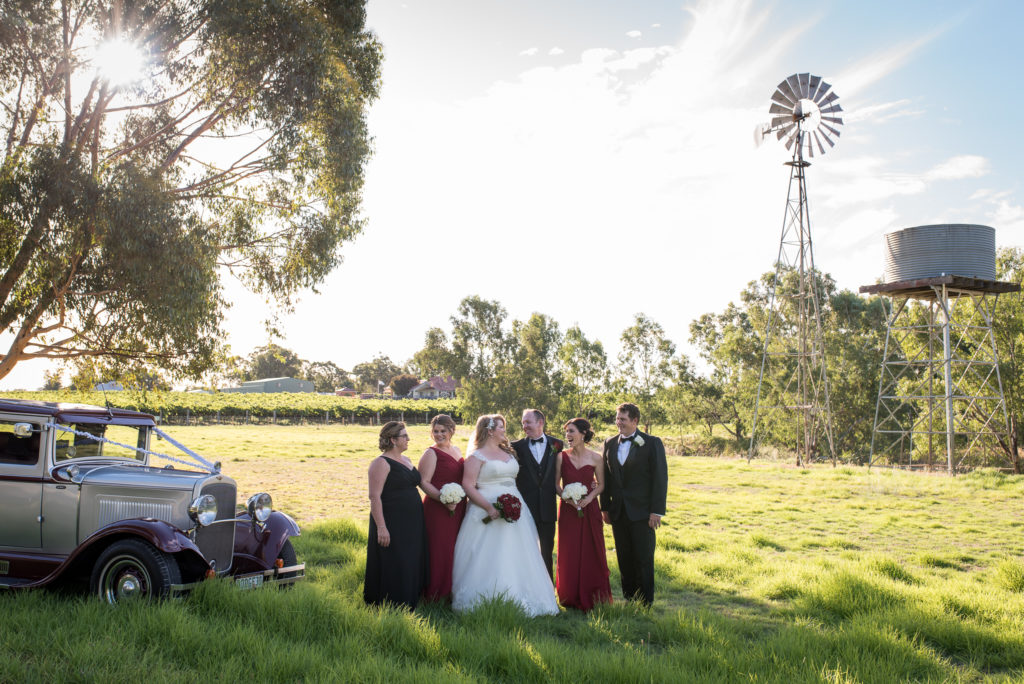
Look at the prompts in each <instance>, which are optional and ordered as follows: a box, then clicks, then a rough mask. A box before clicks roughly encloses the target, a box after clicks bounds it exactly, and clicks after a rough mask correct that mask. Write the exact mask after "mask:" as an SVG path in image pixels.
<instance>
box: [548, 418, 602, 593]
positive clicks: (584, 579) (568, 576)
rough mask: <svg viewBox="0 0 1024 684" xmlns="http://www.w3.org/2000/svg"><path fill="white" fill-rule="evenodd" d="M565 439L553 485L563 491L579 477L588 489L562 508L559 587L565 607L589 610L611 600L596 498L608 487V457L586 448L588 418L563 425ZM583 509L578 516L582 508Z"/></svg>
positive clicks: (556, 579) (563, 504) (559, 516)
mask: <svg viewBox="0 0 1024 684" xmlns="http://www.w3.org/2000/svg"><path fill="white" fill-rule="evenodd" d="M564 430H565V443H566V445H567V446H568V447H569V448H568V449H566V450H565V451H563V452H562V453H561V454H560V455H559V458H558V460H557V461H556V465H555V467H556V468H557V470H556V475H555V483H556V486H555V488H556V489H557V491H558V494H559V496H561V494H562V490H563V489H564V487H565V486H566V485H568V484H569V483H571V482H579V483H581V484H583V485H584V486H585V487H586V488H587V495H586V496H585V497H584V498H583V499H581V500H580V502H579V506H578V507H577V505H576V504H574V503H573V502H572V501H566V500H565V499H563V500H562V505H561V509H560V510H559V511H558V570H557V572H556V573H555V574H556V578H555V588H556V589H557V590H558V600H559V601H560V602H561V604H562V605H563V606H565V607H567V608H578V609H579V610H583V611H587V610H590V609H591V608H593V607H594V604H595V603H611V600H612V590H611V586H610V585H609V583H608V559H607V556H606V554H605V548H604V522H603V521H602V520H601V510H600V505H599V504H598V502H597V501H595V499H597V495H598V494H600V493H601V491H602V490H603V489H604V459H603V458H601V454H599V453H598V452H596V451H593V450H592V449H588V448H587V443H588V442H590V439H591V438H592V437H593V436H594V432H593V430H591V429H590V422H589V421H588V420H587V419H585V418H573V419H572V420H570V421H569V422H568V423H566V424H565V426H564ZM581 510H582V511H583V516H582V517H580V515H579V511H581Z"/></svg>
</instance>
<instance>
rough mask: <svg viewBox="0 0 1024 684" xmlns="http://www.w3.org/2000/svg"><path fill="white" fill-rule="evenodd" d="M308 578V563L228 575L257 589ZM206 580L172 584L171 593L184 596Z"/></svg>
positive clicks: (244, 586) (240, 586)
mask: <svg viewBox="0 0 1024 684" xmlns="http://www.w3.org/2000/svg"><path fill="white" fill-rule="evenodd" d="M282 575H290V577H282ZM305 578H306V564H305V563H299V564H298V565H289V566H288V567H286V568H270V569H269V570H261V571H259V572H249V573H246V574H244V575H228V577H227V579H230V580H231V581H232V582H234V583H235V586H237V587H238V588H240V589H255V588H257V587H265V586H278V587H281V586H286V585H289V584H295V583H296V582H298V581H299V580H302V579H305ZM205 581H206V580H199V581H198V582H190V583H188V584H172V585H171V586H170V595H171V596H172V597H177V596H182V595H184V594H187V593H188V592H190V591H192V589H194V588H195V587H197V586H199V585H200V584H202V583H203V582H205Z"/></svg>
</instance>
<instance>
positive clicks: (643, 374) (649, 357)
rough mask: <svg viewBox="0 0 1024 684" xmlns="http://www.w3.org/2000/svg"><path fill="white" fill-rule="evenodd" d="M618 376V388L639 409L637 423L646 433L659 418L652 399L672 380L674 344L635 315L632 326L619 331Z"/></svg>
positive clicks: (650, 322)
mask: <svg viewBox="0 0 1024 684" xmlns="http://www.w3.org/2000/svg"><path fill="white" fill-rule="evenodd" d="M621 342H622V350H621V351H620V352H619V367H618V375H619V378H618V379H619V381H620V384H621V387H622V388H623V389H624V390H625V391H626V392H627V393H628V395H629V397H630V398H631V399H633V401H634V402H635V403H636V405H637V406H639V407H640V420H641V422H642V423H643V425H644V426H645V427H646V429H647V430H650V425H651V423H653V422H655V421H656V420H658V419H659V418H661V414H660V411H659V409H660V408H661V407H660V405H659V403H658V402H657V400H656V398H655V394H656V393H657V392H658V390H661V389H662V388H664V387H665V386H666V384H667V383H668V381H669V379H670V378H671V377H672V357H673V356H674V355H675V353H676V346H675V344H674V343H673V342H672V341H671V340H669V339H668V338H667V337H665V330H664V328H662V327H661V325H659V324H658V323H656V322H655V321H653V320H651V319H650V318H648V317H647V316H646V315H644V314H642V313H638V314H637V315H636V317H635V318H634V320H633V325H631V326H630V327H628V328H626V329H625V330H623V331H622V337H621Z"/></svg>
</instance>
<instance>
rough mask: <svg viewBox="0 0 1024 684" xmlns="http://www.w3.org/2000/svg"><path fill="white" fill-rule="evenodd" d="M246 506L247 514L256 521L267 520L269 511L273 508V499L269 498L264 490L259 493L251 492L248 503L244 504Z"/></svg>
mask: <svg viewBox="0 0 1024 684" xmlns="http://www.w3.org/2000/svg"><path fill="white" fill-rule="evenodd" d="M246 508H248V509H249V515H250V516H252V519H253V520H255V521H256V522H267V518H269V517H270V514H271V512H272V511H273V510H274V501H273V499H271V498H270V495H269V494H267V493H265V492H260V493H259V494H253V495H252V496H250V497H249V503H248V504H246Z"/></svg>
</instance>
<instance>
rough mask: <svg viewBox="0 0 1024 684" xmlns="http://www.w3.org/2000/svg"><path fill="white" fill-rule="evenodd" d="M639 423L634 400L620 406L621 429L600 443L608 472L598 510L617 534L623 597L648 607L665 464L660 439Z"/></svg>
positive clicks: (617, 422)
mask: <svg viewBox="0 0 1024 684" xmlns="http://www.w3.org/2000/svg"><path fill="white" fill-rule="evenodd" d="M639 423H640V409H639V408H637V406H636V404H621V405H620V406H619V408H618V411H617V412H616V414H615V427H617V428H618V429H619V434H618V435H616V436H614V437H610V438H609V439H607V440H605V443H604V463H605V473H607V475H606V476H605V480H606V482H605V487H604V491H603V492H601V511H602V515H603V517H604V521H605V522H606V523H611V526H612V536H614V537H615V554H616V556H617V557H618V559H619V574H620V576H621V577H622V595H623V597H625V599H626V600H627V601H640V603H642V604H644V605H647V606H649V605H651V603H652V602H653V601H654V546H655V543H656V538H655V530H657V529H658V526H659V525H661V518H662V516H664V515H665V498H666V496H667V494H668V463H667V462H666V460H665V446H664V445H663V444H662V443H661V440H660V439H658V438H657V437H652V436H651V435H648V434H645V433H643V432H640V431H639V430H637V425H639Z"/></svg>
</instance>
